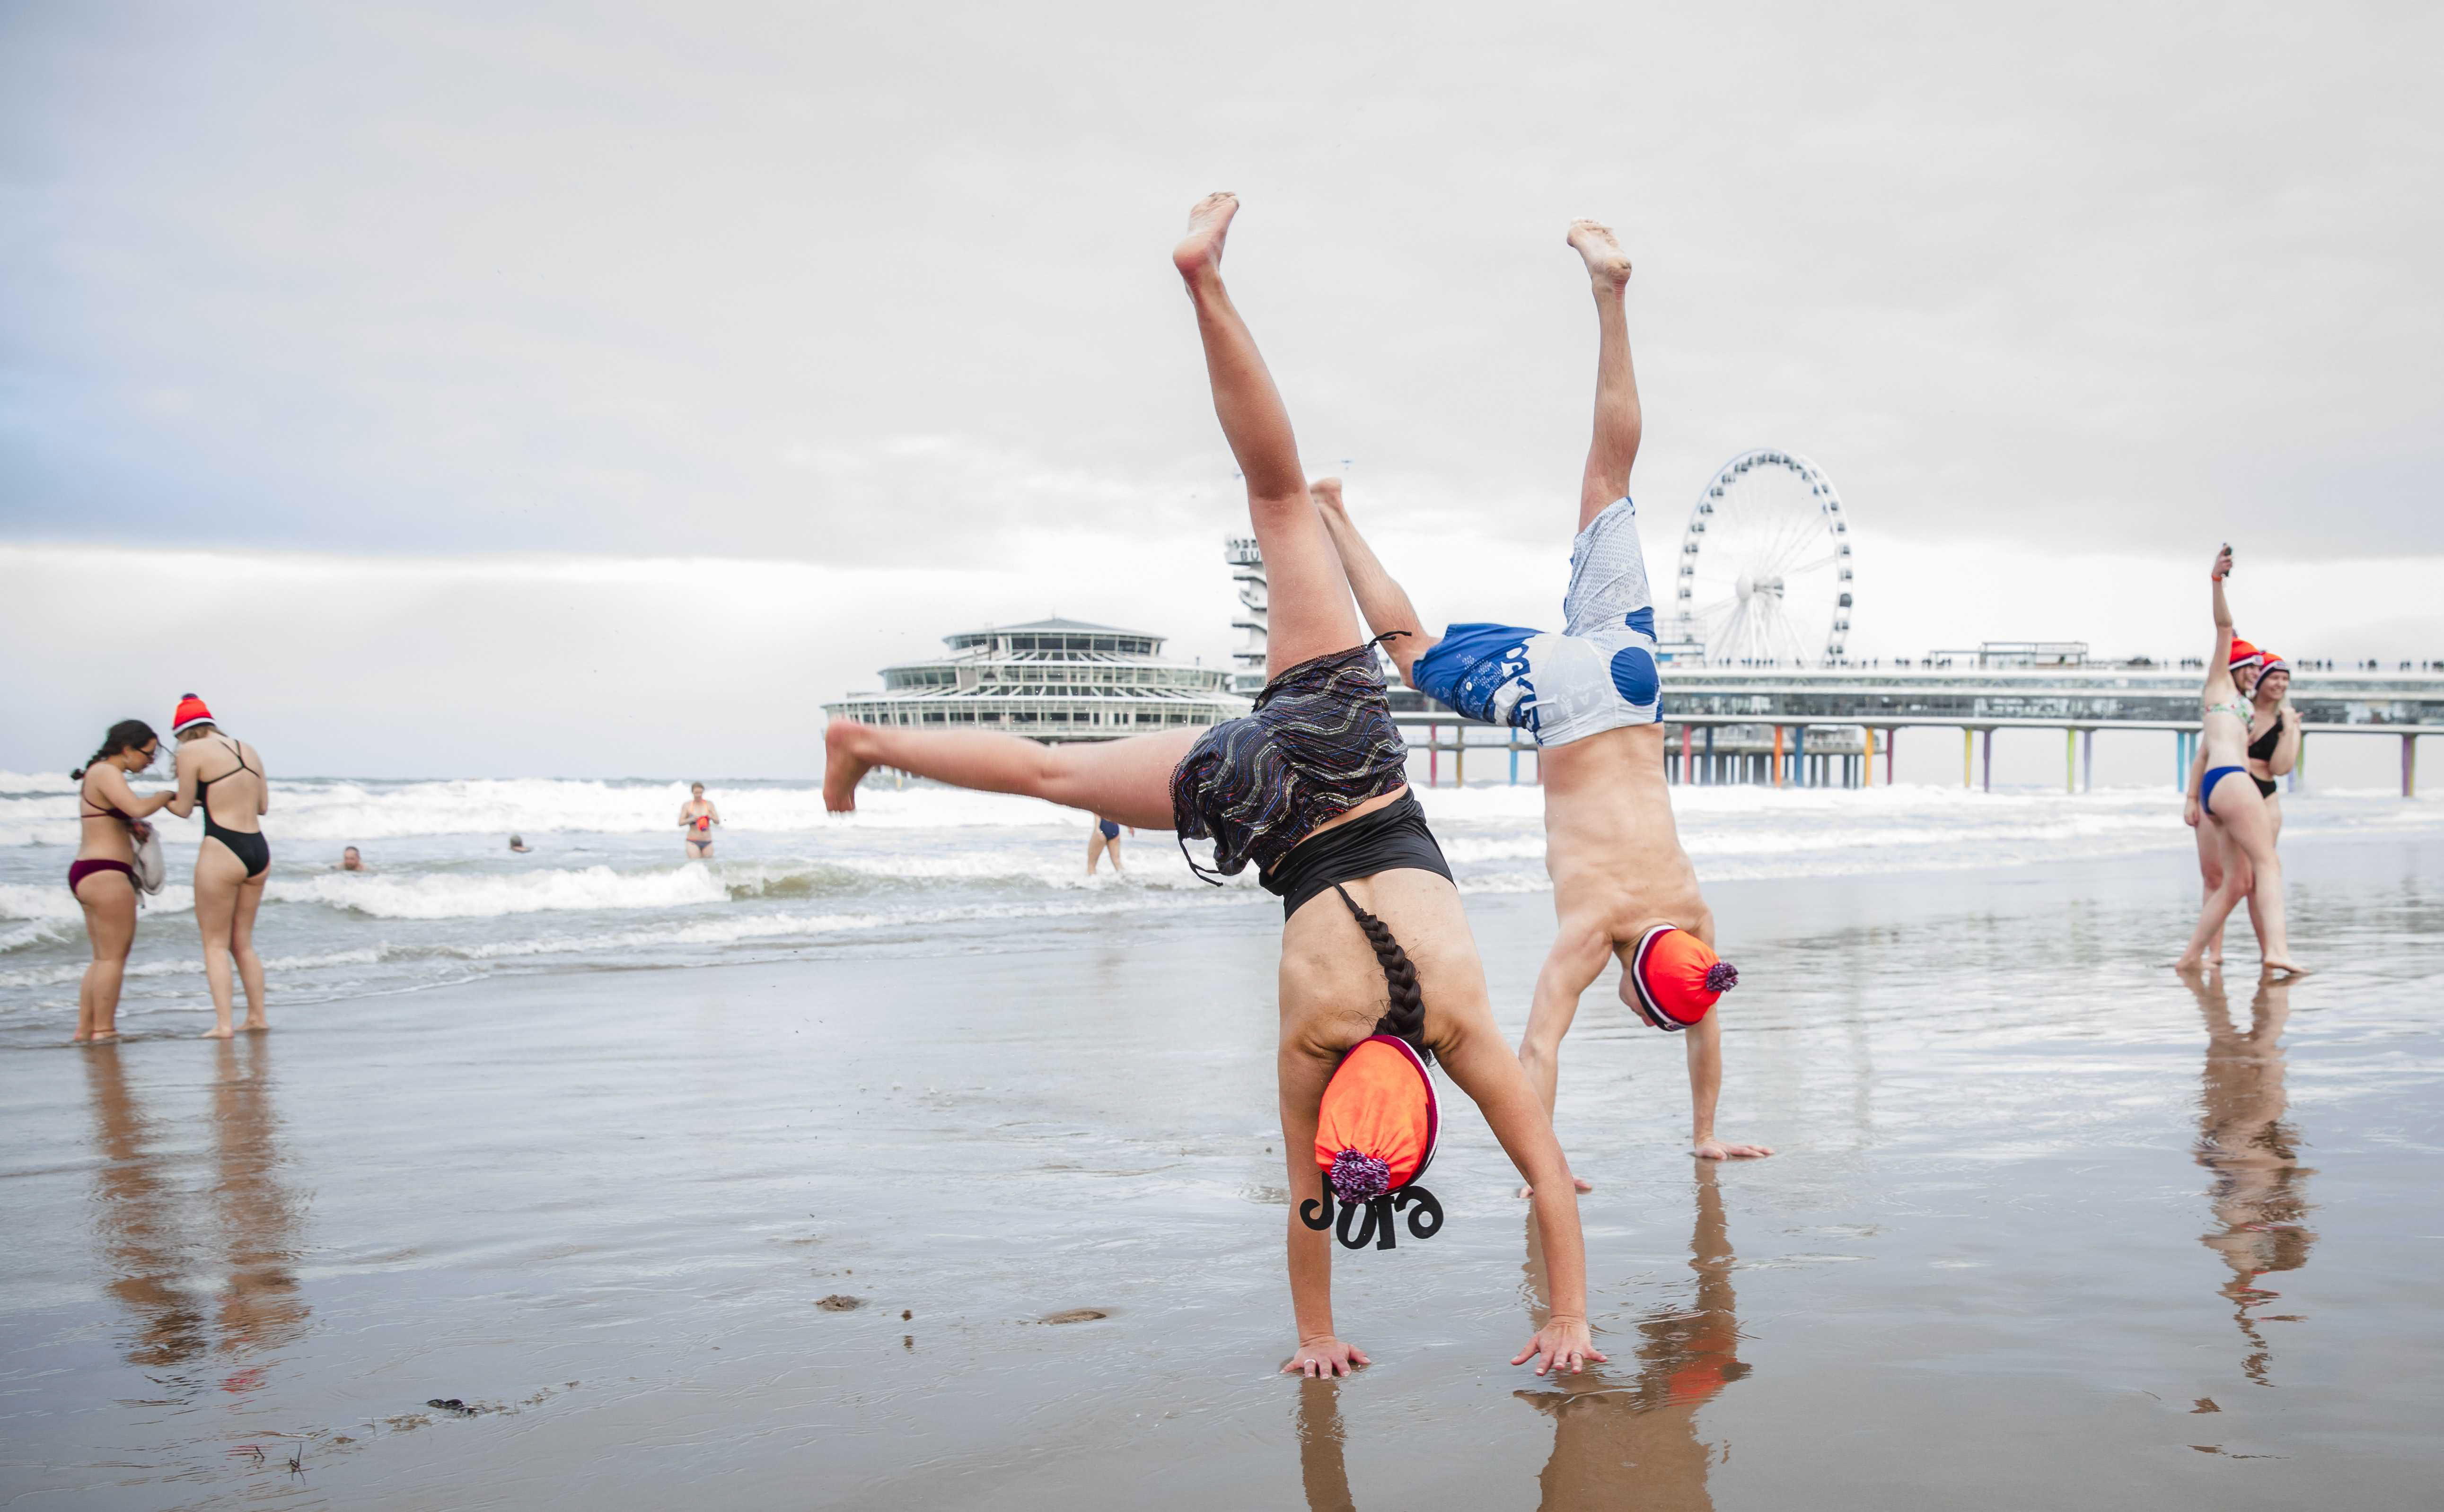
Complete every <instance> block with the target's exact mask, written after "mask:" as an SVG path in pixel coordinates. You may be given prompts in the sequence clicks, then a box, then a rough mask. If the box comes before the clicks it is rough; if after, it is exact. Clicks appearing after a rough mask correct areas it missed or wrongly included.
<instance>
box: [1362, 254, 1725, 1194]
mask: <svg viewBox="0 0 2444 1512" xmlns="http://www.w3.org/2000/svg"><path fill="white" fill-rule="evenodd" d="M1569 242H1570V245H1571V246H1572V247H1573V248H1576V249H1578V253H1579V255H1580V256H1581V257H1583V258H1584V259H1585V260H1586V265H1587V272H1588V274H1589V275H1590V276H1591V277H1592V279H1593V281H1594V284H1595V298H1596V323H1597V329H1598V331H1599V337H1600V340H1599V347H1598V354H1597V360H1596V415H1595V440H1594V444H1593V445H1591V446H1590V447H1589V448H1588V450H1587V467H1586V473H1585V476H1584V478H1583V480H1582V482H1581V483H1580V486H1579V536H1578V540H1577V541H1576V542H1575V543H1573V544H1572V546H1571V550H1570V587H1569V592H1568V594H1567V595H1566V596H1565V598H1564V599H1563V612H1564V616H1565V624H1564V628H1563V630H1562V632H1561V633H1560V634H1558V635H1555V634H1550V633H1543V632H1538V631H1533V630H1524V629H1520V628H1517V627H1515V626H1509V625H1490V624H1454V625H1453V626H1451V627H1450V628H1448V629H1447V630H1445V631H1444V632H1443V634H1442V636H1439V637H1435V636H1427V635H1426V634H1424V625H1423V623H1422V622H1421V621H1420V620H1419V619H1418V618H1417V611H1416V608H1415V607H1414V606H1413V605H1411V603H1410V602H1409V596H1408V595H1407V594H1406V593H1405V592H1403V591H1402V590H1401V588H1400V585H1399V584H1398V583H1397V582H1395V581H1392V578H1391V575H1390V574H1389V573H1386V572H1385V571H1384V570H1383V564H1382V563H1381V562H1379V561H1377V560H1376V558H1375V553H1374V552H1373V551H1372V550H1370V549H1368V547H1367V544H1366V542H1365V540H1364V539H1363V538H1362V537H1361V536H1360V535H1359V533H1358V529H1357V527H1356V526H1353V525H1352V524H1351V523H1350V520H1349V514H1348V511H1347V509H1346V508H1345V507H1343V506H1342V499H1341V485H1340V482H1339V480H1337V479H1325V480H1324V481H1323V482H1322V483H1319V484H1318V485H1316V487H1315V489H1314V497H1315V501H1316V504H1317V507H1318V508H1319V509H1320V510H1321V512H1322V513H1323V515H1324V526H1325V528H1326V529H1328V530H1329V531H1330V532H1331V534H1332V543H1333V544H1334V546H1336V547H1337V548H1339V550H1340V553H1341V560H1342V565H1343V567H1344V568H1345V569H1346V571H1347V573H1348V577H1349V583H1350V586H1351V588H1352V589H1353V590H1355V592H1356V593H1357V596H1358V606H1359V608H1360V610H1361V611H1362V612H1363V613H1364V614H1365V616H1366V622H1367V625H1368V626H1369V628H1371V629H1373V630H1374V631H1375V632H1376V633H1377V634H1378V635H1381V634H1384V633H1386V632H1389V631H1395V630H1398V631H1406V632H1407V634H1406V635H1404V636H1399V637H1398V638H1395V639H1393V640H1392V641H1390V642H1389V643H1388V645H1387V646H1386V649H1387V650H1388V651H1389V652H1390V653H1391V655H1392V658H1393V660H1394V661H1396V662H1397V663H1398V665H1399V668H1400V673H1401V675H1402V676H1403V677H1405V678H1407V679H1408V682H1409V686H1411V687H1412V688H1415V689H1416V690H1418V691H1420V692H1423V693H1426V694H1427V695H1429V696H1430V697H1433V698H1436V699H1439V700H1441V701H1442V702H1443V703H1446V704H1448V705H1450V706H1451V707H1452V708H1453V709H1455V710H1458V711H1459V712H1461V713H1463V714H1466V715H1468V716H1470V717H1471V718H1474V719H1484V720H1489V721H1490V722H1493V723H1496V724H1506V725H1509V726H1511V727H1512V728H1518V729H1524V730H1527V731H1528V732H1529V733H1531V734H1533V735H1534V736H1535V737H1536V743H1537V746H1538V752H1537V763H1538V766H1539V769H1540V770H1541V772H1542V774H1543V784H1544V788H1545V869H1546V872H1547V873H1548V874H1549V875H1550V876H1552V879H1553V912H1554V913H1555V914H1556V915H1557V916H1558V918H1559V921H1560V926H1561V928H1560V932H1559V933H1558V935H1557V936H1556V937H1555V939H1554V941H1553V949H1552V953H1550V954H1549V955H1547V956H1546V958H1545V966H1544V969H1543V970H1542V971H1540V972H1539V973H1538V974H1537V978H1536V998H1535V1003H1534V1005H1533V1006H1532V1007H1531V1008H1530V1009H1529V1010H1528V1032H1527V1034H1526V1035H1525V1036H1524V1037H1522V1039H1521V1040H1520V1042H1519V1060H1520V1061H1521V1063H1522V1064H1523V1065H1525V1066H1526V1068H1527V1070H1528V1080H1529V1081H1530V1082H1532V1083H1533V1084H1534V1085H1535V1087H1536V1089H1537V1091H1538V1092H1539V1093H1541V1094H1542V1095H1543V1097H1544V1098H1545V1107H1546V1112H1547V1113H1549V1112H1551V1111H1552V1107H1553V1097H1554V1088H1555V1083H1556V1081H1557V1079H1558V1077H1559V1060H1560V1055H1561V1047H1562V1036H1563V1035H1564V1034H1565V1033H1566V1032H1568V1030H1569V1027H1570V1020H1571V1019H1572V1018H1573V1017H1574V1016H1576V1014H1577V1013H1578V1011H1579V995H1580V994H1581V993H1582V992H1584V991H1585V990H1586V989H1587V986H1589V985H1590V984H1591V983H1593V982H1594V981H1595V979H1596V978H1597V977H1598V976H1600V975H1602V972H1603V968H1604V963H1605V961H1606V960H1607V959H1608V958H1610V957H1612V956H1619V957H1620V962H1621V985H1620V995H1621V1001H1622V1002H1624V1003H1625V1004H1627V1005H1629V1006H1630V1007H1631V1008H1633V1009H1635V1010H1636V1011H1637V1012H1638V1013H1639V1016H1640V1017H1642V1018H1644V1019H1645V1020H1646V1021H1647V1022H1649V1023H1654V1024H1656V1025H1657V1027H1663V1028H1685V1029H1686V1030H1687V1036H1688V1055H1689V1092H1690V1101H1691V1104H1692V1107H1693V1112H1694V1127H1693V1130H1692V1134H1691V1146H1692V1149H1693V1151H1694V1152H1695V1153H1696V1154H1698V1155H1701V1156H1704V1157H1705V1158H1707V1159H1711V1160H1720V1159H1724V1158H1726V1157H1729V1156H1743V1155H1769V1154H1771V1153H1773V1152H1772V1150H1771V1149H1769V1148H1768V1147H1767V1146H1764V1145H1744V1144H1730V1143H1726V1142H1724V1141H1723V1140H1721V1139H1718V1138H1716V1137H1715V1135H1714V1102H1715V1099H1716V1097H1717V1096H1718V1095H1719V1094H1720V1092H1721V1090H1722V1082H1723V1057H1722V1029H1721V1026H1720V1025H1719V1024H1717V1023H1715V1019H1714V1015H1713V1013H1712V1012H1706V1011H1704V1010H1705V1006H1706V1005H1711V1003H1712V1001H1713V995H1714V994H1715V993H1718V992H1719V991H1720V990H1721V988H1722V986H1726V985H1728V983H1729V982H1730V981H1731V980H1736V975H1737V973H1735V972H1732V971H1731V968H1729V967H1727V966H1722V965H1719V964H1713V965H1707V964H1702V963H1712V962H1713V943H1714V915H1713V913H1712V912H1710V911H1709V910H1708V909H1707V907H1706V900H1705V897H1704V896H1703V894H1700V893H1699V892H1698V890H1697V876H1696V873H1695V871H1694V870H1693V869H1692V868H1691V867H1690V865H1689V857H1688V854H1687V853H1686V852H1684V851H1683V850H1681V848H1680V837H1679V834H1678V832H1677V831H1676V829H1675V828H1674V826H1673V822H1672V802H1671V797H1670V794H1669V792H1668V790H1667V789H1666V787H1665V785H1664V781H1663V727H1662V725H1661V724H1660V723H1659V722H1658V721H1659V718H1660V715H1659V712H1658V708H1657V706H1658V702H1659V699H1660V695H1661V678H1660V675H1659V673H1657V670H1656V662H1655V599H1654V596H1653V594H1652V593H1651V592H1650V591H1649V589H1648V587H1647V582H1646V562H1645V557H1644V554H1643V553H1642V552H1641V551H1640V550H1639V543H1638V520H1637V510H1636V507H1635V506H1634V505H1632V504H1631V503H1630V499H1629V469H1630V464H1631V463H1632V462H1634V461H1635V460H1637V457H1638V441H1639V408H1638V376H1637V374H1636V372H1635V371H1634V370H1633V369H1632V368H1631V366H1630V360H1629V324H1628V321H1627V319H1626V317H1625V316H1624V314H1623V312H1622V308H1621V303H1622V301H1621V291H1622V289H1623V287H1624V286H1626V285H1627V284H1628V283H1629V259H1628V258H1627V257H1625V256H1623V255H1622V253H1621V250H1620V246H1619V245H1618V244H1617V243H1616V242H1615V241H1614V240H1613V234H1612V232H1611V231H1610V230H1606V229H1605V228H1603V227H1602V226H1599V225H1597V224H1596V223H1595V222H1593V221H1584V220H1583V221H1579V222H1576V223H1574V224H1573V225H1572V226H1571V227H1570V235H1569ZM1676 931H1685V934H1684V935H1683V937H1682V938H1680V939H1678V940H1675V939H1674V938H1673V937H1672V936H1673V934H1674V933H1675V932H1676ZM1687 935H1694V936H1695V940H1696V941H1698V942H1703V946H1704V949H1703V950H1697V949H1696V948H1695V945H1694V943H1693V942H1691V941H1689V940H1688V939H1687V938H1686V936H1687ZM1666 957H1674V958H1676V959H1677V960H1678V962H1679V964H1680V966H1681V967H1682V968H1684V975H1685V974H1686V971H1687V970H1688V969H1690V968H1694V973H1695V974H1694V976H1691V977H1688V978H1687V980H1686V981H1685V984H1684V986H1685V990H1682V991H1680V992H1679V994H1678V998H1677V1001H1669V1000H1670V999H1671V998H1672V995H1673V993H1674V991H1675V989H1674V988H1673V987H1672V986H1669V985H1667V984H1666V983H1665V981H1664V977H1665V975H1666V974H1667V973H1666V972H1665V971H1664V970H1663V969H1662V966H1663V963H1664V960H1665V958H1666ZM1692 1013H1695V1014H1702V1017H1695V1018H1694V1022H1693V1021H1692V1020H1691V1019H1690V1018H1689V1017H1687V1015H1689V1014H1692ZM1578 1185H1579V1188H1580V1189H1581V1190H1586V1189H1588V1184H1587V1183H1586V1182H1585V1181H1584V1180H1583V1179H1582V1180H1580V1181H1579V1182H1578Z"/></svg>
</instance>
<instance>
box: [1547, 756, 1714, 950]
mask: <svg viewBox="0 0 2444 1512" xmlns="http://www.w3.org/2000/svg"><path fill="white" fill-rule="evenodd" d="M1538 763H1539V765H1541V767H1542V768H1543V771H1544V786H1545V870H1546V873H1547V874H1548V875H1549V876H1551V877H1552V878H1553V912H1554V913H1555V914H1556V915H1557V916H1558V917H1559V918H1561V919H1562V920H1564V921H1565V924H1566V923H1574V922H1575V923H1584V924H1586V925H1589V926H1592V927H1594V928H1598V929H1602V930H1603V931H1605V932H1606V933H1608V934H1610V935H1611V936H1612V937H1613V938H1614V939H1615V940H1635V939H1636V938H1637V937H1638V935H1639V933H1640V932H1641V931H1644V930H1646V929H1647V928H1649V927H1650V926H1652V925H1656V924H1665V923H1668V924H1676V925H1678V926H1680V927H1681V928H1682V929H1685V930H1687V931H1690V932H1692V933H1694V934H1695V935H1696V936H1697V937H1698V938H1699V939H1702V940H1704V941H1705V942H1706V943H1707V944H1709V945H1712V944H1713V939H1714V921H1713V914H1711V913H1708V912H1707V910H1706V901H1705V899H1704V897H1703V896H1701V895H1700V894H1699V893H1698V891H1697V874H1696V872H1695V871H1694V869H1693V868H1692V867H1691V866H1690V865H1689V857H1688V856H1687V854H1686V853H1684V852H1683V851H1682V850H1681V849H1680V834H1679V831H1678V830H1677V829H1676V828H1675V827H1674V825H1673V822H1672V795H1671V789H1670V787H1669V785H1668V784H1666V783H1665V782H1664V781H1663V727H1662V726H1660V725H1628V726H1623V727H1622V728H1619V729H1608V730H1605V731H1603V732H1602V734H1597V735H1590V736H1588V737H1587V738H1585V739H1584V740H1576V741H1572V742H1571V743H1570V744H1568V745H1566V746H1555V747H1549V748H1547V749H1546V750H1544V751H1541V752H1539V753H1538Z"/></svg>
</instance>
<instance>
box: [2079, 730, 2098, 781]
mask: <svg viewBox="0 0 2444 1512" xmlns="http://www.w3.org/2000/svg"><path fill="white" fill-rule="evenodd" d="M2079 766H2080V783H2079V790H2080V791H2081V792H2083V793H2093V792H2095V791H2096V731H2094V730H2092V729H2087V730H2082V731H2081V732H2080V737H2079Z"/></svg>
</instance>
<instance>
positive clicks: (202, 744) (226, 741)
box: [166, 693, 271, 1040]
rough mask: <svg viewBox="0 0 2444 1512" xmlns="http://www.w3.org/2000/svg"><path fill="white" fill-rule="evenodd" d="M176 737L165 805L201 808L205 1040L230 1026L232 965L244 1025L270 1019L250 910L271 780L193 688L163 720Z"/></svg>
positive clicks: (220, 1036) (267, 855) (255, 902)
mask: <svg viewBox="0 0 2444 1512" xmlns="http://www.w3.org/2000/svg"><path fill="white" fill-rule="evenodd" d="M170 734H171V737H172V738H173V739H175V740H176V741H177V743H178V790H177V792H176V795H175V796H173V797H172V798H171V800H170V802H169V803H168V804H167V805H166V806H167V807H168V808H169V810H170V812H171V813H173V814H176V815H177V816H178V817H179V818H180V819H185V818H186V817H187V816H188V815H190V814H192V813H194V811H195V810H196V809H198V808H201V809H202V810H203V811H204V839H203V843H202V844H201V845H198V846H197V847H196V848H195V928H196V930H197V931H198V932H199V933H201V934H202V936H203V942H204V980H205V981H206V982H207V983H208V984H210V985H211V986H212V991H213V1026H212V1027H211V1028H210V1029H207V1030H205V1031H204V1038H205V1039H207V1040H226V1039H228V1038H229V1037H230V1036H231V1034H232V1033H234V1032H235V1031H234V1029H232V1027H231V1023H230V1020H231V1014H232V1010H233V1007H234V992H233V989H232V986H231V981H230V975H231V968H232V967H234V968H236V974H237V977H238V979H239V980H240V981H241V982H243V983H244V984H245V986H246V1025H245V1026H246V1027H247V1028H248V1029H250V1030H253V1029H268V1028H269V1027H271V1025H270V1023H268V1022H267V1021H266V1020H265V1019H264V1016H263V1008H264V996H263V960H262V958H261V957H260V956H257V955H256V954H255V953H254V915H255V911H256V910H258V909H260V908H262V907H263V884H264V882H265V880H266V879H267V878H268V876H270V874H271V842H270V841H268V840H267V839H264V838H263V828H262V825H261V822H260V821H261V819H262V817H263V816H264V815H266V814H268V813H269V812H271V782H270V780H269V779H268V778H267V777H265V776H264V774H263V758H262V757H261V756H259V755H257V754H256V753H255V749H254V747H251V746H250V745H248V744H247V743H246V742H244V741H242V740H236V739H233V738H231V736H229V735H226V734H223V733H222V732H221V729H220V727H219V726H218V725H216V724H214V723H213V711H212V710H209V709H207V708H205V707H204V701H203V700H202V699H200V698H198V697H196V696H195V695H194V694H193V693H189V694H187V695H186V696H185V697H184V698H181V699H179V700H178V710H177V714H176V717H175V718H174V719H172V721H171V723H170Z"/></svg>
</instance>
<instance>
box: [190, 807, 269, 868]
mask: <svg viewBox="0 0 2444 1512" xmlns="http://www.w3.org/2000/svg"><path fill="white" fill-rule="evenodd" d="M204 838H205V839H213V840H218V841H220V842H221V843H222V844H223V845H226V846H228V847H229V853H230V854H231V856H234V857H237V858H238V862H239V864H240V865H242V866H244V867H245V868H246V879H247V880H248V881H250V882H251V881H253V880H254V879H255V878H256V877H258V876H262V875H263V874H264V873H265V872H267V871H269V870H270V869H271V842H270V841H269V840H268V839H264V838H263V832H262V831H261V830H240V829H223V828H221V827H220V826H219V825H218V824H215V823H213V817H212V816H211V815H210V814H207V815H205V816H204Z"/></svg>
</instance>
